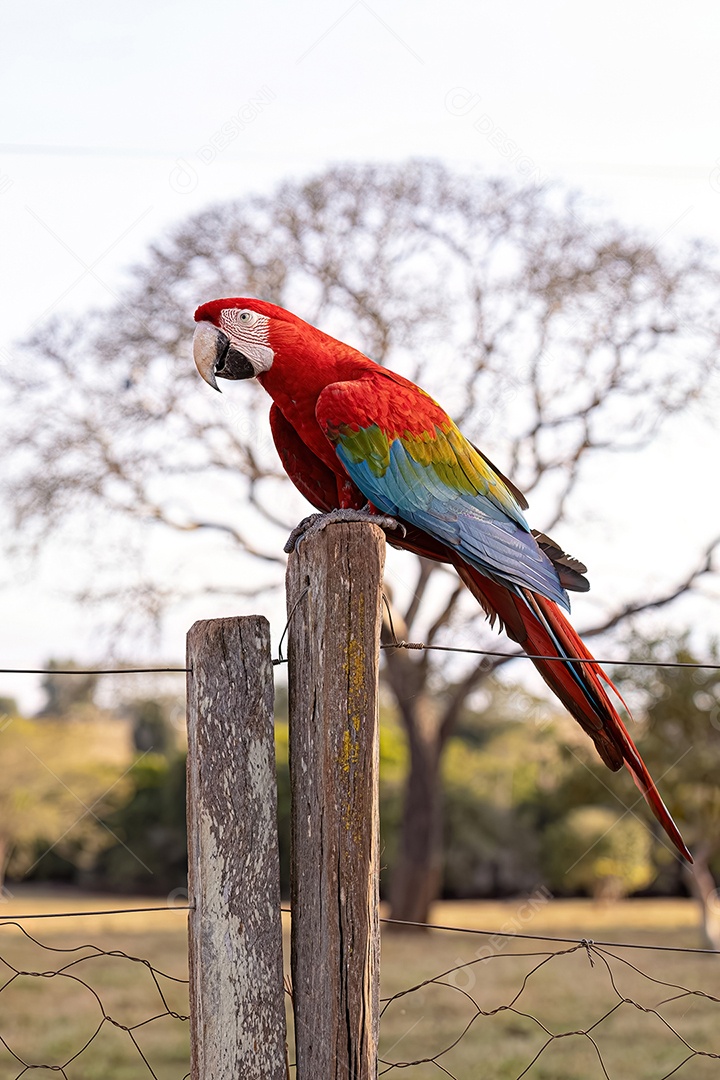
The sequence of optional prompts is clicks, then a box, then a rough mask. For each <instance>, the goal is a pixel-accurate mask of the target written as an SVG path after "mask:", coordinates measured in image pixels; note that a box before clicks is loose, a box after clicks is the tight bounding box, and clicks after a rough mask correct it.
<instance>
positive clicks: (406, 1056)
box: [379, 927, 720, 1080]
mask: <svg viewBox="0 0 720 1080" xmlns="http://www.w3.org/2000/svg"><path fill="white" fill-rule="evenodd" d="M438 929H439V930H443V931H445V933H443V934H440V935H438V934H435V935H432V932H431V933H429V934H428V935H427V936H425V935H423V938H422V939H421V941H420V942H418V940H417V937H415V938H414V940H411V941H407V940H405V941H403V940H402V939H401V940H399V941H397V940H395V935H392V936H390V939H388V935H387V934H386V936H385V938H384V942H383V952H384V956H383V959H384V961H385V964H384V975H383V997H382V1014H381V1041H380V1063H381V1064H380V1070H379V1075H381V1076H382V1075H395V1074H398V1075H399V1074H400V1070H403V1075H405V1074H406V1073H407V1072H408V1070H409V1075H410V1076H412V1077H413V1080H421V1078H422V1080H425V1078H429V1077H434V1076H438V1075H445V1076H449V1077H453V1078H454V1080H469V1078H470V1077H479V1076H480V1077H488V1078H492V1080H521V1078H524V1077H533V1078H535V1080H540V1078H545V1080H550V1078H552V1080H571V1078H580V1077H582V1078H583V1080H586V1078H587V1080H591V1078H593V1077H598V1078H604V1080H626V1078H629V1077H630V1078H632V1080H667V1078H669V1077H671V1076H677V1075H679V1074H682V1075H684V1076H686V1077H688V1078H690V1077H692V1078H693V1080H696V1078H698V1080H699V1078H701V1077H702V1078H705V1077H717V1076H720V996H718V993H719V992H720V978H719V976H720V954H718V953H713V952H711V951H708V950H701V949H691V948H672V947H667V946H666V947H663V946H653V945H650V944H628V943H613V942H599V941H592V940H589V939H584V940H583V939H581V940H563V939H558V938H552V937H543V936H541V935H532V936H531V935H522V934H515V933H512V934H499V933H497V932H496V931H468V930H464V929H461V928H453V929H452V930H451V928H449V927H442V928H438ZM448 931H450V933H448ZM438 937H440V938H441V939H442V940H441V941H438V940H437V939H438ZM450 937H452V938H453V939H454V942H455V947H454V948H453V946H452V945H450V943H449V941H448V938H450ZM478 942H480V944H479V945H478ZM638 950H642V951H641V953H640V955H641V957H642V959H641V960H638V958H637V956H638ZM453 954H454V956H455V958H456V959H455V962H450V963H448V964H447V965H446V966H443V967H441V970H440V971H435V972H433V971H432V970H431V971H430V972H429V973H428V974H427V975H426V976H424V977H419V978H418V979H417V980H416V981H414V982H412V983H411V984H409V985H408V984H407V983H406V982H405V981H404V979H405V976H406V974H407V971H408V969H411V970H418V972H420V971H421V969H423V968H425V969H427V968H431V967H432V965H435V964H437V963H438V961H439V962H440V963H442V960H443V958H444V957H445V958H449V957H452V956H453ZM391 968H395V969H398V968H399V969H400V970H402V971H403V972H404V977H403V983H402V985H400V986H398V985H397V983H398V981H399V980H398V979H397V977H394V976H393V973H392V970H391ZM389 969H390V970H389Z"/></svg>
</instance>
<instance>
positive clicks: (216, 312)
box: [193, 297, 275, 390]
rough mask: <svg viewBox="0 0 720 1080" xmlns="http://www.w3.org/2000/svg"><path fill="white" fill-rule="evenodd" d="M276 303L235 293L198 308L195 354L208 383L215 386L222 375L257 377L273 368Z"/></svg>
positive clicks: (226, 376)
mask: <svg viewBox="0 0 720 1080" xmlns="http://www.w3.org/2000/svg"><path fill="white" fill-rule="evenodd" d="M271 307H273V305H271V304H265V303H263V302H262V301H260V300H249V299H246V298H245V297H234V298H232V299H226V300H211V301H210V302H209V303H207V304H202V305H201V307H199V308H198V309H197V311H196V312H195V321H196V322H197V324H198V325H197V327H196V328H195V336H194V338H193V358H194V360H195V366H196V367H197V369H198V371H199V372H200V374H201V375H202V377H203V379H204V380H205V382H206V383H208V384H209V385H210V386H212V387H213V388H214V389H215V390H219V389H220V387H219V386H218V384H217V381H216V377H217V378H220V379H253V378H255V376H256V375H260V374H261V373H262V372H263V371H269V370H270V367H271V365H272V362H273V360H274V358H275V354H274V352H273V349H272V347H271V345H270V315H269V314H268V312H267V310H266V309H267V308H271Z"/></svg>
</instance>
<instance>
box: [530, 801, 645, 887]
mask: <svg viewBox="0 0 720 1080" xmlns="http://www.w3.org/2000/svg"><path fill="white" fill-rule="evenodd" d="M543 848H544V852H543V854H544V859H543V864H544V868H545V871H546V874H547V883H548V885H549V886H550V888H551V889H553V891H557V892H567V891H572V892H577V891H580V892H584V893H588V894H590V895H592V896H594V897H595V898H603V899H612V900H618V899H620V898H621V897H624V896H628V895H629V894H630V893H633V892H637V891H638V890H639V889H644V888H645V887H646V886H647V885H649V884H650V882H651V881H652V880H653V878H654V876H655V868H654V866H653V862H652V837H651V835H650V833H649V832H648V830H647V828H646V826H645V824H644V823H643V822H642V821H639V820H638V819H637V818H636V817H634V816H633V815H631V814H627V813H624V814H621V813H619V812H617V811H614V810H610V809H609V808H607V807H604V806H579V807H576V808H575V809H573V810H570V811H569V813H567V814H566V815H565V816H564V817H563V818H561V819H560V820H559V821H557V822H555V823H554V824H553V825H551V826H550V827H549V828H548V829H547V831H546V833H545V835H544V837H543Z"/></svg>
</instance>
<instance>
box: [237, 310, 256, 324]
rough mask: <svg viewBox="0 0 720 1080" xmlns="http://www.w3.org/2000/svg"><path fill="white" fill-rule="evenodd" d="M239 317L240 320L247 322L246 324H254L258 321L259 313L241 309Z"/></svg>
mask: <svg viewBox="0 0 720 1080" xmlns="http://www.w3.org/2000/svg"><path fill="white" fill-rule="evenodd" d="M238 319H239V320H240V322H242V323H245V324H246V326H252V324H253V323H254V322H257V313H256V312H255V311H241V312H240V314H239V315H238Z"/></svg>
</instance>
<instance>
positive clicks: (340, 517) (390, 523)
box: [285, 509, 405, 552]
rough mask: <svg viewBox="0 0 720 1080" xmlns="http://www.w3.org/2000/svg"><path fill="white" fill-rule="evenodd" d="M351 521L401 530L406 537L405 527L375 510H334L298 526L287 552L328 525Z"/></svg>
mask: <svg viewBox="0 0 720 1080" xmlns="http://www.w3.org/2000/svg"><path fill="white" fill-rule="evenodd" d="M351 521H369V522H371V523H372V524H373V525H379V526H380V528H381V529H391V530H394V529H399V530H400V533H401V535H402V536H404V535H405V526H404V525H403V524H402V522H401V521H396V520H395V518H394V517H390V516H389V515H388V514H378V513H376V512H375V511H374V510H365V509H363V510H332V511H331V512H330V513H329V514H310V516H309V517H306V518H303V520H302V521H301V522H300V524H299V525H296V526H295V528H294V529H293V531H292V532H291V533H290V535H289V536H288V538H287V543H286V544H285V551H287V552H291V551H295V550H296V548H297V546H298V544H299V543H300V541H301V540H306V539H307V537H308V536H314V535H315V534H316V533H319V532H322V530H323V529H324V528H325V527H326V525H342V524H344V523H347V522H351Z"/></svg>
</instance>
